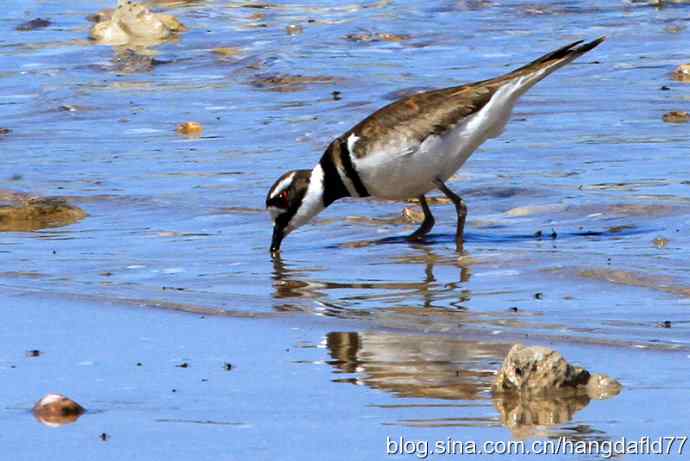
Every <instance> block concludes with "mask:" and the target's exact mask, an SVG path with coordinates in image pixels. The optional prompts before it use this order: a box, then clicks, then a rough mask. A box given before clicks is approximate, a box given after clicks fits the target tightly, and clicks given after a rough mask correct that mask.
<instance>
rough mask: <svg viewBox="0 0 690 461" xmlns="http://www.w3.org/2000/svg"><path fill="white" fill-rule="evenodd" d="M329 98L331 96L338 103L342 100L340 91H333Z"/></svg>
mask: <svg viewBox="0 0 690 461" xmlns="http://www.w3.org/2000/svg"><path fill="white" fill-rule="evenodd" d="M331 96H333V100H334V101H340V100H341V99H343V96H342V93H341V92H340V91H333V92H332V93H331Z"/></svg>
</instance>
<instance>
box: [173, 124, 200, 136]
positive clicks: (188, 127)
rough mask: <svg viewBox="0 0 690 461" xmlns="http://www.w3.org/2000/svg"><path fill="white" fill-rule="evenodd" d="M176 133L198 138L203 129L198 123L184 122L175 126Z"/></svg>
mask: <svg viewBox="0 0 690 461" xmlns="http://www.w3.org/2000/svg"><path fill="white" fill-rule="evenodd" d="M177 132H178V133H180V134H183V135H185V136H191V137H199V136H201V134H202V133H203V132H204V127H203V125H202V124H201V123H199V122H184V123H180V124H179V125H177Z"/></svg>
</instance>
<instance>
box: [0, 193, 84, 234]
mask: <svg viewBox="0 0 690 461" xmlns="http://www.w3.org/2000/svg"><path fill="white" fill-rule="evenodd" d="M86 216H87V215H86V213H85V212H84V211H83V210H82V209H81V208H78V207H76V206H73V205H70V204H69V203H67V201H66V200H65V199H63V198H60V197H32V196H29V195H26V194H20V193H16V192H8V191H0V232H3V231H4V232H29V231H34V230H37V229H43V228H46V227H59V226H66V225H68V224H73V223H75V222H77V221H79V220H81V219H83V218H85V217H86Z"/></svg>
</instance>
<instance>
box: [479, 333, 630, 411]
mask: <svg viewBox="0 0 690 461" xmlns="http://www.w3.org/2000/svg"><path fill="white" fill-rule="evenodd" d="M620 387H621V386H620V384H619V383H618V382H617V381H616V380H614V379H611V378H609V377H608V376H605V375H592V374H590V373H589V371H587V370H585V369H584V368H581V367H576V366H573V365H571V364H569V363H568V362H567V361H566V360H565V359H564V358H563V356H562V355H561V354H560V353H558V352H556V351H554V350H552V349H548V348H546V347H540V346H532V347H526V346H523V345H522V344H515V345H514V346H513V347H512V348H511V349H510V352H508V356H507V357H506V358H505V360H504V362H503V366H502V367H501V370H500V371H499V372H498V376H497V377H496V383H495V384H494V385H493V386H492V390H493V391H494V392H495V393H516V394H521V395H531V396H534V395H559V394H566V395H567V394H570V395H572V394H578V393H580V394H584V395H588V396H589V397H591V398H606V397H602V396H612V395H615V394H617V393H618V392H620Z"/></svg>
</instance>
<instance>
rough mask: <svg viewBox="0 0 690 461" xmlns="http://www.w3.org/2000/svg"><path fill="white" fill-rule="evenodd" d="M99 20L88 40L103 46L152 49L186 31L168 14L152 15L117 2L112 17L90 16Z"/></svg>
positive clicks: (131, 5)
mask: <svg viewBox="0 0 690 461" xmlns="http://www.w3.org/2000/svg"><path fill="white" fill-rule="evenodd" d="M94 19H95V20H99V22H98V23H96V24H95V25H94V26H93V27H92V28H91V32H90V37H91V38H92V39H93V40H96V41H98V42H99V43H101V44H104V45H112V46H119V45H127V44H139V45H154V44H157V43H160V42H163V41H165V40H167V39H169V38H172V37H174V36H175V35H176V34H178V33H180V32H184V31H185V30H187V29H186V27H185V26H184V24H182V23H181V22H180V21H179V20H178V19H177V18H175V17H174V16H171V15H169V14H161V13H153V12H151V11H149V9H148V8H146V6H144V5H142V4H140V3H130V2H126V1H124V0H119V2H118V5H117V8H116V9H115V10H114V11H113V12H112V14H110V15H109V14H108V13H104V14H97V15H95V16H94Z"/></svg>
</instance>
